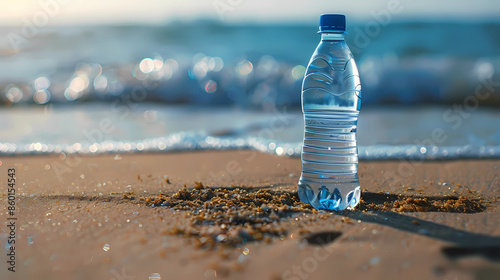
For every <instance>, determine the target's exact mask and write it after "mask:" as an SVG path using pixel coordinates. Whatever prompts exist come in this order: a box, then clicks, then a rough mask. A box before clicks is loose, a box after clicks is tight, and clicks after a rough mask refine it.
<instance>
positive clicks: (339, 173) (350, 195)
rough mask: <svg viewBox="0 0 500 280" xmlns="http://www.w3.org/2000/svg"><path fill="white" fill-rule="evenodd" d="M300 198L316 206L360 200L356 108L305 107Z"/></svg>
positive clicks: (350, 205)
mask: <svg viewBox="0 0 500 280" xmlns="http://www.w3.org/2000/svg"><path fill="white" fill-rule="evenodd" d="M304 117H305V131H304V145H303V148H302V174H301V177H300V180H299V187H298V193H299V197H300V200H301V201H302V202H305V203H309V204H311V205H312V206H313V207H314V208H316V209H328V210H344V209H346V208H348V209H352V208H353V207H354V206H356V205H357V204H358V203H359V199H360V195H361V191H360V187H359V180H358V173H357V172H358V152H357V145H356V126H357V119H358V112H357V111H320V110H318V111H311V110H309V111H306V112H304Z"/></svg>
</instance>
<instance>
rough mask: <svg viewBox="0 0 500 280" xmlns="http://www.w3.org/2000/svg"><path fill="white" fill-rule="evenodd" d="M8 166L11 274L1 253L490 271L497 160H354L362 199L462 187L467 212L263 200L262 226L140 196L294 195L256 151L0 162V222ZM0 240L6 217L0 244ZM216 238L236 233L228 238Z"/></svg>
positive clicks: (20, 262)
mask: <svg viewBox="0 0 500 280" xmlns="http://www.w3.org/2000/svg"><path fill="white" fill-rule="evenodd" d="M8 168H15V173H16V192H17V193H16V195H17V199H16V202H17V203H16V207H17V209H16V212H15V217H16V218H17V220H16V248H15V254H16V263H15V270H16V272H11V271H9V270H8V269H7V268H8V266H10V265H9V264H7V263H6V261H5V259H7V256H6V254H3V255H4V257H3V259H4V261H2V268H1V269H0V276H1V278H2V279H117V280H120V279H148V277H149V276H150V275H152V274H153V273H159V274H160V275H161V277H162V278H161V279H219V278H221V279H336V278H351V279H416V278H419V279H498V278H497V277H498V275H500V263H499V261H500V227H499V226H498V221H499V220H500V211H499V210H500V208H499V206H500V204H499V202H498V198H499V196H500V193H499V192H500V188H499V187H500V170H499V168H500V161H498V160H469V161H434V162H424V163H419V162H416V163H411V164H410V163H407V162H398V161H383V162H373V161H371V162H370V161H368V162H360V165H359V177H360V181H361V186H362V188H363V189H364V191H363V199H364V202H365V205H372V203H373V205H372V206H377V205H379V206H383V205H384V203H385V202H391V201H392V200H394V199H395V198H394V197H395V196H397V195H400V194H401V195H404V196H405V197H406V199H407V198H417V199H418V198H420V197H428V198H432V199H434V200H433V201H443V203H446V201H447V200H448V199H450V197H455V198H458V197H460V196H462V197H463V198H465V199H468V200H469V201H474V202H475V203H477V205H481V207H482V208H471V209H470V212H471V213H461V212H463V211H458V212H450V211H453V210H454V208H453V207H452V208H447V209H445V208H443V209H444V210H441V211H439V210H434V211H430V212H419V211H418V210H416V211H413V212H399V211H397V209H396V210H394V209H393V210H392V211H378V210H377V211H370V210H366V209H364V210H363V211H361V210H359V209H356V210H353V211H343V212H337V213H336V212H327V211H316V210H311V209H306V208H300V207H298V208H297V207H295V206H294V207H293V209H296V210H293V211H292V212H286V211H288V210H286V209H285V208H283V209H285V210H283V209H276V210H277V211H276V212H274V211H273V210H272V209H271V210H268V209H265V210H268V211H267V212H264V213H263V217H264V218H265V219H266V218H269V217H270V218H271V219H272V223H271V225H270V226H268V227H267V229H266V232H265V233H264V234H263V235H262V234H261V233H262V232H263V228H265V227H264V226H265V222H263V223H264V225H262V224H260V223H257V222H259V221H260V220H259V221H257V222H255V220H254V222H255V223H253V222H252V220H251V219H253V218H252V217H251V216H250V218H249V219H250V220H249V221H250V223H240V224H238V225H234V223H228V224H227V228H225V225H223V226H222V225H215V226H214V225H213V224H207V223H205V224H204V223H201V224H200V223H198V221H197V220H196V219H193V215H194V214H196V213H195V212H196V211H192V209H191V210H188V211H184V210H179V208H182V207H184V208H186V207H188V206H185V205H187V204H182V203H179V204H178V206H177V209H175V207H172V206H171V205H170V206H168V205H167V206H159V205H155V206H156V207H152V205H151V204H152V203H153V204H154V200H155V199H156V200H158V199H159V198H165V197H167V198H168V197H170V198H172V199H174V197H178V196H175V193H176V192H178V191H179V190H181V189H182V188H183V187H184V185H186V187H187V189H186V190H185V191H188V192H191V193H201V192H202V191H207V190H209V189H211V190H209V192H212V190H217V189H218V188H219V187H226V190H230V191H234V190H237V192H239V194H241V195H243V196H244V195H249V194H252V193H255V192H259V191H260V192H264V191H271V192H273V193H278V194H279V195H282V197H283V194H285V195H287V196H289V197H292V198H293V197H296V184H297V180H298V177H299V176H300V170H301V169H300V159H298V158H289V157H278V156H273V155H268V154H262V153H258V152H254V151H224V152H187V153H169V154H122V155H115V154H108V155H100V156H85V157H80V156H68V157H65V156H63V155H60V156H56V155H53V156H18V157H4V158H2V162H1V166H0V170H1V172H2V176H1V178H2V181H1V182H0V186H1V187H0V189H1V197H0V202H1V204H2V207H3V209H4V211H2V213H1V216H0V217H1V219H2V221H3V223H4V224H5V225H7V224H8V220H7V218H8V211H7V206H8V205H7V203H8V200H7V188H8V186H7V176H6V175H7V170H8ZM391 172H394V174H392V173H391ZM396 176H397V177H396ZM195 182H197V183H195ZM200 183H201V184H202V185H203V189H201V188H200V185H201V184H200ZM195 187H196V188H197V189H201V190H196V188H195ZM388 194H394V195H395V196H394V197H393V196H389V195H388ZM385 195H387V197H386V198H384V196H385ZM391 199H392V200H391ZM293 203H294V204H293V205H299V204H297V202H293ZM183 205H184V206H183ZM261 206H262V205H261ZM271 207H272V206H271ZM188 208H189V207H188ZM260 208H264V206H262V207H260ZM260 208H259V209H260ZM290 209H292V207H291V206H290ZM420 210H422V209H420ZM455 210H456V209H455ZM462 210H463V209H462ZM197 211H201V210H197ZM249 211H250V210H249ZM258 211H261V210H258ZM282 211H285V212H286V214H283V215H281V214H280V213H281V212H282ZM261 212H262V211H261ZM242 213H243V212H242ZM269 213H270V214H269ZM228 215H231V213H228ZM224 217H225V216H222V218H221V217H219V222H220V219H224ZM254 224H257V225H258V226H257V227H258V229H257V230H256V229H255V225H254ZM218 227H221V229H219V228H218ZM214 228H216V229H215V230H216V231H217V230H218V231H220V232H214ZM172 229H183V230H177V231H176V230H172ZM188 229H190V230H191V231H190V233H189V234H188V232H187V230H188ZM273 230H274V231H273ZM193 232H194V233H193ZM255 232H257V233H255ZM256 234H257V235H256ZM259 234H261V235H259ZM247 235H248V236H247ZM7 236H8V230H7V227H6V226H3V227H2V230H1V241H2V246H5V244H6V240H7ZM211 236H216V238H215V239H214V238H211ZM221 236H222V237H224V238H221ZM226 236H227V238H229V239H231V238H232V239H231V240H232V241H233V242H225V238H226ZM255 236H257V238H253V237H255ZM240 237H241V238H240ZM235 241H237V242H240V243H237V242H235ZM4 252H9V250H5V251H4Z"/></svg>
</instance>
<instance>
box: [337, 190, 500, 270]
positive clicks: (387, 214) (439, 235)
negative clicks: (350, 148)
mask: <svg viewBox="0 0 500 280" xmlns="http://www.w3.org/2000/svg"><path fill="white" fill-rule="evenodd" d="M382 196H384V197H389V199H387V198H386V199H385V200H384V199H382ZM398 197H399V198H401V196H397V195H386V194H373V193H363V200H364V201H365V202H366V203H368V204H371V205H372V206H373V205H374V204H375V205H376V203H379V204H380V203H382V204H385V203H387V202H388V201H389V202H390V201H395V200H396V199H397V198H398ZM405 197H406V198H408V197H413V198H425V197H420V196H418V197H417V196H405ZM427 198H428V199H432V200H434V201H439V200H442V201H448V200H449V199H454V197H449V196H443V197H439V196H433V197H427ZM372 203H373V204H372ZM375 208H376V207H375ZM476 210H477V211H470V212H468V213H478V212H483V211H484V210H485V208H484V207H483V206H481V208H478V209H476ZM427 212H429V211H427ZM432 212H438V211H432ZM439 212H441V213H443V214H445V213H446V212H453V211H443V210H442V209H441V211H439ZM455 212H457V211H455ZM337 214H338V215H341V216H344V217H348V218H351V219H355V220H361V221H363V222H368V223H374V224H379V225H383V226H387V227H390V228H393V229H397V230H401V231H405V232H409V233H414V234H418V235H423V236H426V237H430V238H434V239H438V240H442V241H445V242H447V243H451V246H444V247H443V248H442V252H443V254H444V255H445V256H447V257H448V258H450V259H457V258H462V257H467V256H471V255H480V256H482V257H485V258H487V259H489V260H491V261H496V262H498V261H500V237H499V236H490V235H486V234H481V233H474V232H469V231H465V230H460V229H456V228H453V227H450V226H447V225H442V224H438V223H435V222H431V221H426V220H423V219H419V218H416V217H413V216H408V215H405V214H402V213H398V212H393V211H380V210H375V211H369V212H363V211H360V210H351V211H341V212H337Z"/></svg>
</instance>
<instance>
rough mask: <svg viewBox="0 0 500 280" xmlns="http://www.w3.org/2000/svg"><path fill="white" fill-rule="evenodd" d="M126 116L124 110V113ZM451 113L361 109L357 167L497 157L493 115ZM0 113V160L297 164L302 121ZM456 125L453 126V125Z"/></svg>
mask: <svg viewBox="0 0 500 280" xmlns="http://www.w3.org/2000/svg"><path fill="white" fill-rule="evenodd" d="M125 108H126V109H125ZM452 109H453V107H452V106H450V107H445V106H434V107H431V106H425V107H395V106H385V107H367V108H365V109H363V108H362V110H361V112H360V115H359V121H358V135H357V137H358V147H359V158H360V159H362V160H384V159H409V160H435V159H460V158H498V157H500V126H498V125H496V124H498V123H500V111H499V110H497V109H495V108H482V109H477V110H476V111H474V112H472V113H470V115H468V117H467V118H461V119H458V116H460V114H458V113H457V114H456V115H454V116H456V117H457V118H455V119H453V120H454V121H453V122H449V121H448V119H446V117H445V116H447V114H448V112H449V110H452ZM120 110H121V111H120V112H119V113H117V112H115V111H114V109H113V105H112V104H110V103H87V104H81V105H76V106H64V105H45V106H36V107H33V108H29V109H26V108H22V107H7V108H4V109H3V110H1V111H0V119H2V122H0V139H2V142H1V143H0V154H3V155H4V156H5V155H21V154H47V153H56V154H57V153H61V152H64V153H78V154H100V153H124V152H160V153H161V152H179V151H194V150H231V149H255V150H258V151H261V152H265V153H272V154H277V155H279V156H292V157H300V151H301V147H302V137H303V129H304V121H303V116H302V112H301V111H300V110H299V109H297V108H288V107H282V108H277V107H268V108H266V109H264V110H249V109H246V108H241V107H230V108H228V107H220V106H219V107H217V106H213V107H207V106H197V105H170V106H169V105H164V104H158V103H136V104H132V105H131V107H120ZM457 120H460V121H457Z"/></svg>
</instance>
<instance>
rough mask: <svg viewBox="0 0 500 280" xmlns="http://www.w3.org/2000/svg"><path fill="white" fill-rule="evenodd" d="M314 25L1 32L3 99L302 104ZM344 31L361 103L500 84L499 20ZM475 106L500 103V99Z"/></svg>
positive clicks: (13, 102) (425, 99)
mask: <svg viewBox="0 0 500 280" xmlns="http://www.w3.org/2000/svg"><path fill="white" fill-rule="evenodd" d="M316 30H317V27H316V26H298V25H297V26H294V25H231V26H230V25H223V24H221V23H218V22H211V21H200V22H193V23H172V24H169V25H166V26H86V27H47V28H45V29H42V30H41V31H40V32H39V33H37V34H36V35H35V36H34V37H33V38H30V39H28V40H26V42H23V44H22V45H21V46H19V49H18V50H15V49H14V48H13V45H12V43H11V42H10V40H9V39H8V38H9V37H8V34H12V33H15V34H22V32H21V27H0V38H1V39H0V58H1V59H0V68H1V69H4V71H2V74H1V75H0V104H1V105H3V106H18V105H22V104H24V105H30V104H35V105H36V104H40V105H44V104H75V103H85V102H94V101H99V102H111V103H112V102H115V101H117V100H118V101H119V102H122V103H123V102H124V100H125V101H126V100H130V102H143V101H151V102H163V103H167V104H180V103H188V104H203V105H223V104H236V105H238V106H242V107H248V108H255V107H259V108H260V107H262V104H266V103H272V104H273V105H275V106H278V107H282V106H291V107H300V87H301V82H302V78H303V74H304V71H305V67H306V66H307V63H308V60H309V58H310V55H311V54H312V52H313V51H314V48H315V46H316V45H317V43H318V41H319V36H318V35H317V34H316ZM348 32H349V35H348V36H347V40H348V44H349V46H350V47H351V49H352V51H353V54H354V56H355V58H356V59H357V62H358V66H359V69H360V74H361V77H362V88H363V96H362V98H363V106H366V105H368V106H370V105H373V104H408V105H416V104H429V103H431V104H453V103H457V102H459V103H463V102H464V99H466V98H467V97H468V96H471V95H472V94H474V93H475V92H476V91H477V89H478V87H480V86H481V85H483V86H484V85H485V84H486V86H489V88H493V86H498V85H499V84H500V83H499V82H500V74H499V73H498V71H496V72H495V69H500V37H499V36H498V34H500V24H495V23H473V24H451V23H436V22H434V23H393V24H390V25H388V26H385V27H384V26H382V27H381V28H380V32H377V34H373V33H369V32H366V26H363V25H356V24H352V25H349V28H348ZM496 81H498V82H496ZM488 83H489V84H488ZM480 101H481V105H487V106H499V105H500V93H499V92H498V91H496V90H492V91H491V94H490V95H489V96H488V98H485V99H484V100H480Z"/></svg>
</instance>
